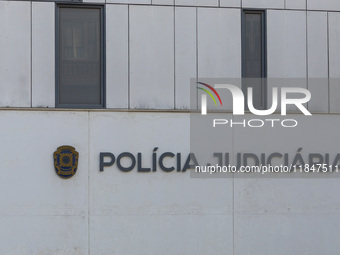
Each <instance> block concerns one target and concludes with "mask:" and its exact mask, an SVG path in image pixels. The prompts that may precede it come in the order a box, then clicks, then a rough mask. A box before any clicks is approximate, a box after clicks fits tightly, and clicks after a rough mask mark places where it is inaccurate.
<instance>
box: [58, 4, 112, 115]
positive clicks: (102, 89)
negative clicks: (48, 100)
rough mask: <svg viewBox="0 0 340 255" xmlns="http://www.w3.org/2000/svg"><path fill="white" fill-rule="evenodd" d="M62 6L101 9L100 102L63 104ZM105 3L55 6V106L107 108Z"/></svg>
mask: <svg viewBox="0 0 340 255" xmlns="http://www.w3.org/2000/svg"><path fill="white" fill-rule="evenodd" d="M61 8H83V9H99V10H100V40H101V42H100V57H101V60H100V69H101V70H100V102H101V103H100V104H61V103H60V102H59V100H60V94H59V93H60V80H59V75H60V68H59V65H60V43H59V40H60V26H59V24H60V9H61ZM105 46H106V45H105V5H104V4H79V3H67V4H65V3H57V4H56V8H55V107H56V108H70V109H105V108H106V84H105V81H106V79H105V76H106V66H105V63H106V58H105V52H106V48H105Z"/></svg>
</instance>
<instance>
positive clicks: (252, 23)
mask: <svg viewBox="0 0 340 255" xmlns="http://www.w3.org/2000/svg"><path fill="white" fill-rule="evenodd" d="M242 24H243V27H242V34H243V37H242V43H243V48H242V76H243V78H252V79H244V82H243V88H244V90H247V88H248V87H252V88H253V102H254V106H255V107H256V108H258V109H261V108H264V107H265V81H264V79H262V78H265V71H266V70H265V68H266V67H265V66H266V65H265V29H264V27H265V26H264V25H265V24H264V12H261V11H244V13H243V22H242Z"/></svg>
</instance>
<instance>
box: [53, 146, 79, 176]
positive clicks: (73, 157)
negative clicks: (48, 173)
mask: <svg viewBox="0 0 340 255" xmlns="http://www.w3.org/2000/svg"><path fill="white" fill-rule="evenodd" d="M53 159H54V168H55V172H56V174H57V175H58V176H59V177H60V178H63V179H69V178H71V177H72V176H74V175H75V174H76V172H77V167H78V159H79V153H78V152H77V151H76V149H75V148H74V147H72V146H69V145H64V146H60V147H58V148H57V150H56V151H55V152H54V153H53Z"/></svg>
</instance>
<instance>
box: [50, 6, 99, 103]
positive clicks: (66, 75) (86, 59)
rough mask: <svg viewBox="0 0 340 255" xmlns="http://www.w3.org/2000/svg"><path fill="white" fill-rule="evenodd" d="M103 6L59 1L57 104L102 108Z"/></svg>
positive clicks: (57, 22)
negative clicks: (70, 3) (65, 3)
mask: <svg viewBox="0 0 340 255" xmlns="http://www.w3.org/2000/svg"><path fill="white" fill-rule="evenodd" d="M103 12H104V9H103V7H102V6H83V5H59V6H58V8H57V14H56V18H57V20H56V24H57V27H56V107H67V108H103V107H104V106H105V102H104V59H103V56H104V40H103V36H104V34H103V31H104V30H103Z"/></svg>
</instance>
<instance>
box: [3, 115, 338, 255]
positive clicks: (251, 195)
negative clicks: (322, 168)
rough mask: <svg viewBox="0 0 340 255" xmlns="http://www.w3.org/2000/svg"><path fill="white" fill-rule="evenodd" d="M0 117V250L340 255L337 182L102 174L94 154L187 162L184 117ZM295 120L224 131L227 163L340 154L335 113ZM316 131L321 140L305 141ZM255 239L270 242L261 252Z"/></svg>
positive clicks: (146, 164) (186, 119) (109, 171)
mask: <svg viewBox="0 0 340 255" xmlns="http://www.w3.org/2000/svg"><path fill="white" fill-rule="evenodd" d="M217 115H218V114H217ZM222 116H224V115H221V116H220V117H222ZM217 117H218V116H217ZM273 117H278V118H280V116H273ZM0 118H1V120H2V122H1V123H2V125H1V127H0V142H1V143H0V144H1V146H0V160H1V162H2V166H1V168H0V192H1V194H2V196H0V223H1V226H2V228H1V229H0V238H1V240H2V245H1V246H0V253H1V254H56V255H57V254H58V255H59V254H88V253H89V254H122V253H124V254H126V253H128V254H160V253H161V254H169V255H172V254H181V253H182V252H184V253H186V254H202V255H203V254H207V253H208V254H237V255H244V254H246V255H248V254H249V255H251V254H263V253H266V254H273V253H276V251H278V250H279V251H280V252H279V254H286V252H287V250H298V251H299V252H300V253H309V252H310V251H313V254H316V255H318V254H320V255H321V254H324V253H325V252H326V253H327V254H336V251H337V250H338V249H339V248H340V247H339V243H338V242H336V234H337V232H338V231H337V229H338V224H337V223H336V222H337V219H338V216H337V215H338V214H339V213H340V211H339V210H340V200H339V196H338V195H337V194H338V193H339V192H340V190H339V181H340V179H339V178H338V177H337V178H327V179H319V178H299V179H296V178H289V179H281V178H260V179H259V178H244V179H240V178H235V179H233V178H191V175H190V171H189V170H188V171H187V172H185V173H182V172H176V171H174V172H171V173H166V172H164V171H162V170H160V169H159V168H158V170H157V171H156V172H148V173H140V172H137V168H134V169H133V170H131V171H130V172H122V171H120V170H119V169H118V168H117V164H114V165H113V166H108V167H105V168H104V171H103V172H100V171H99V153H100V152H111V153H113V154H114V155H115V156H116V158H117V157H118V155H119V154H120V153H122V152H131V153H132V154H133V155H135V156H136V157H137V153H139V152H140V153H142V166H143V167H151V165H152V153H153V151H154V149H155V147H158V149H157V150H156V152H157V155H158V156H157V157H159V156H160V155H161V154H162V153H164V152H166V151H169V152H173V153H182V155H183V159H182V164H184V162H183V161H184V160H185V159H186V158H185V157H184V155H187V154H188V153H189V151H190V141H189V137H190V135H189V134H190V133H189V132H190V129H189V123H190V118H189V114H180V113H164V112H163V113H162V112H158V113H155V112H154V113H140V112H131V113H126V112H121V113H117V112H87V111H83V112H72V111H63V112H60V111H11V110H7V111H1V112H0ZM248 118H251V116H247V117H246V119H248ZM294 118H295V119H297V120H298V122H299V126H298V127H297V128H294V129H284V128H271V127H267V128H260V129H255V131H254V130H251V131H250V130H249V128H242V127H234V128H230V127H229V128H227V127H223V128H224V129H225V131H226V132H229V134H230V135H228V136H226V137H229V138H227V139H226V141H221V142H225V143H226V144H229V151H228V152H229V153H231V155H234V157H235V155H236V154H237V153H240V152H241V153H246V152H248V153H249V152H253V153H256V154H260V153H267V154H268V153H272V152H274V151H278V152H282V153H288V154H289V157H290V161H291V160H292V159H293V157H294V156H295V155H296V152H297V150H298V149H299V148H300V147H302V152H301V153H302V155H303V157H307V158H308V156H307V155H308V153H321V154H325V153H329V154H330V160H331V163H332V162H333V160H334V158H335V156H336V154H337V153H339V152H340V147H339V145H338V143H337V142H336V141H335V140H334V137H333V136H332V135H330V134H336V132H337V128H338V127H339V125H340V120H339V118H337V115H313V116H312V117H301V116H299V115H294ZM235 120H236V119H235ZM65 123H68V124H67V125H65ZM169 127H171V128H169ZM320 130H322V134H323V135H320V136H318V137H317V138H315V139H311V137H314V136H313V135H314V134H315V133H320ZM262 141H270V143H269V142H267V143H263V142H262ZM4 145H6V146H4ZM62 145H71V146H74V147H75V148H76V150H77V151H78V152H79V154H80V156H79V165H78V171H77V173H76V175H75V176H74V177H73V178H71V179H68V180H64V179H61V178H59V177H58V176H57V175H56V173H55V170H54V165H53V156H52V155H53V152H54V151H55V150H56V149H57V147H59V146H62ZM198 161H199V159H198ZM164 162H165V164H166V165H167V166H170V165H172V164H175V160H174V159H171V158H169V159H167V160H165V161H164ZM231 163H232V164H235V158H232V161H231ZM124 164H129V162H125V163H124ZM191 171H192V170H191ZM263 226H265V227H263ZM316 229H317V230H320V231H321V232H320V233H322V235H317V234H316V232H315V231H316ZM254 233H256V234H254ZM318 233H319V232H318ZM296 235H299V236H303V237H304V238H305V239H304V240H305V241H304V242H298V241H297V240H296ZM261 236H262V237H267V239H266V240H268V239H269V240H270V242H269V243H267V242H266V245H264V243H265V242H264V240H263V239H262V238H261ZM244 240H248V241H247V242H245V241H244ZM174 243H175V244H176V245H174ZM320 244H322V245H323V249H322V251H321V250H320V248H319V245H320Z"/></svg>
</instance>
